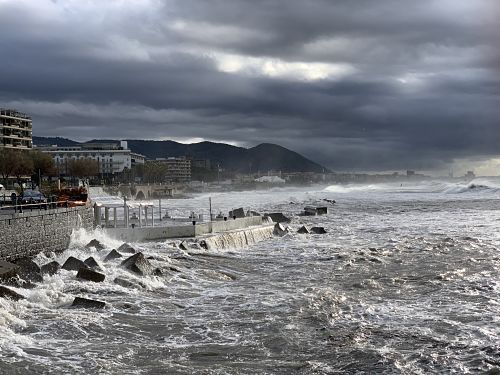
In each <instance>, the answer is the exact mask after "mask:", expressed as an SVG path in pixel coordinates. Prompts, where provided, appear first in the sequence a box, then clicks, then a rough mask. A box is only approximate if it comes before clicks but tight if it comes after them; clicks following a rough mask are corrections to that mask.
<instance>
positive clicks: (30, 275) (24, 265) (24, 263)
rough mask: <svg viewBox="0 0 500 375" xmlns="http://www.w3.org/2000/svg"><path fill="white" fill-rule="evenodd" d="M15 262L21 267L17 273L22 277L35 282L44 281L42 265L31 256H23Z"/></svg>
mask: <svg viewBox="0 0 500 375" xmlns="http://www.w3.org/2000/svg"><path fill="white" fill-rule="evenodd" d="M14 263H15V264H16V265H17V266H18V267H19V271H18V273H17V274H18V276H19V277H20V278H21V279H23V280H25V281H30V282H34V283H41V282H43V276H42V274H41V271H40V267H39V266H38V264H36V263H35V262H33V261H32V260H31V259H30V258H21V259H18V260H16V261H15V262H14Z"/></svg>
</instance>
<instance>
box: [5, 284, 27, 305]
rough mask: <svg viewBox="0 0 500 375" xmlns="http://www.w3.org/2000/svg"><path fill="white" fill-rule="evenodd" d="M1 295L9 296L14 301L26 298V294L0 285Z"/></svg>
mask: <svg viewBox="0 0 500 375" xmlns="http://www.w3.org/2000/svg"><path fill="white" fill-rule="evenodd" d="M0 297H2V298H8V299H11V300H14V301H19V300H21V299H25V297H24V296H22V295H20V294H19V293H16V292H14V291H13V290H11V289H9V288H7V287H5V286H3V285H0Z"/></svg>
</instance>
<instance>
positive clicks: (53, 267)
mask: <svg viewBox="0 0 500 375" xmlns="http://www.w3.org/2000/svg"><path fill="white" fill-rule="evenodd" d="M60 269H61V265H60V264H59V263H57V262H56V261H55V260H54V261H52V262H50V263H47V264H44V265H43V266H42V267H41V268H40V271H41V272H42V275H50V276H52V275H55V274H56V273H57V271H59V270H60Z"/></svg>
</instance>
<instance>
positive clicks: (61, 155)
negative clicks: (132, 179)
mask: <svg viewBox="0 0 500 375" xmlns="http://www.w3.org/2000/svg"><path fill="white" fill-rule="evenodd" d="M37 148H38V149H39V150H40V151H43V152H46V153H49V154H51V155H52V158H53V159H54V163H55V164H56V166H57V168H58V170H59V173H60V174H61V175H67V174H68V161H70V160H76V159H92V160H95V161H97V162H98V165H99V174H101V175H108V176H109V175H113V174H117V173H122V172H123V171H125V170H126V169H129V170H130V169H131V168H132V166H133V165H136V164H144V162H145V159H146V158H145V156H144V155H140V154H136V153H134V152H132V151H131V150H129V149H128V145H127V142H126V141H121V142H120V144H117V143H84V144H81V145H78V146H68V147H59V146H41V147H37Z"/></svg>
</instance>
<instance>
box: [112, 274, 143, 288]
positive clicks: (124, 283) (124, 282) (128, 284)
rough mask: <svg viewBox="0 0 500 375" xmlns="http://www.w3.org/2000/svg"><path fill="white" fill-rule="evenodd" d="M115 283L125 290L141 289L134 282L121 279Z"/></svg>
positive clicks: (117, 279)
mask: <svg viewBox="0 0 500 375" xmlns="http://www.w3.org/2000/svg"><path fill="white" fill-rule="evenodd" d="M113 282H114V283H115V284H117V285H120V286H122V287H124V288H140V286H139V285H137V284H135V283H133V282H132V281H128V280H125V279H122V278H121V277H117V278H115V279H114V280H113Z"/></svg>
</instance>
